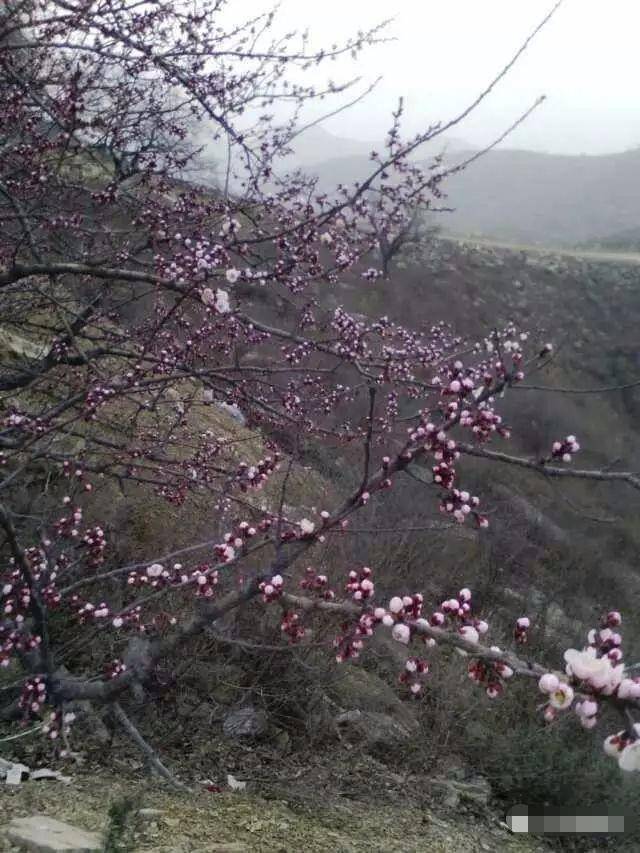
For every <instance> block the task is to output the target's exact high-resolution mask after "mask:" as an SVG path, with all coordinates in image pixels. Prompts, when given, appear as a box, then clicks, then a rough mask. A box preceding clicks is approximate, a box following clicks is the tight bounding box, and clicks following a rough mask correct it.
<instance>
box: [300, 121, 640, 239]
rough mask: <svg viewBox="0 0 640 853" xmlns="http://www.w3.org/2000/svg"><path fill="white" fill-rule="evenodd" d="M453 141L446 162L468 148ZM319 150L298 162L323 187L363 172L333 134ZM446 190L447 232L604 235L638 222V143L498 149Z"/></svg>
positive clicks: (364, 166) (361, 160)
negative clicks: (585, 151) (586, 150)
mask: <svg viewBox="0 0 640 853" xmlns="http://www.w3.org/2000/svg"><path fill="white" fill-rule="evenodd" d="M323 133H325V134H326V131H323ZM326 135H327V136H330V135H329V134H326ZM452 143H453V144H450V146H449V147H448V148H447V149H446V150H445V163H447V164H449V165H455V164H456V163H459V162H462V161H463V160H465V159H466V158H467V157H468V156H470V154H472V153H473V152H472V151H470V150H467V151H464V150H461V149H460V148H458V147H457V145H456V144H455V141H452ZM442 148H443V143H442V141H439V148H438V150H437V151H433V152H429V154H430V155H431V154H432V153H438V152H439V151H441V150H442ZM309 150H311V149H309ZM326 150H327V151H328V152H331V153H330V154H329V156H326V157H325V158H323V159H321V160H319V161H318V162H316V163H311V164H305V168H306V170H307V171H308V172H309V173H311V174H314V175H317V176H318V178H319V180H320V186H321V187H322V188H323V189H326V190H328V191H330V190H331V189H332V188H335V186H336V184H338V183H346V184H349V183H353V182H354V181H358V180H362V179H363V178H365V177H366V176H367V175H368V174H369V171H370V168H371V163H370V161H368V159H366V157H362V156H360V155H355V154H354V153H349V154H344V155H343V154H342V153H341V149H340V140H339V139H338V138H334V142H333V143H331V144H330V140H327V149H326ZM338 152H340V153H338ZM423 156H424V154H423ZM427 164H428V161H426V163H425V165H427ZM445 190H446V192H447V199H446V201H445V204H446V205H447V206H449V207H452V208H454V211H453V212H452V213H443V214H441V220H440V224H441V225H442V227H443V229H444V230H445V231H448V232H453V233H458V234H467V235H469V234H473V235H476V236H485V237H493V238H497V239H501V240H508V241H515V242H521V243H530V244H535V243H544V244H549V245H575V244H578V243H583V242H586V241H594V240H595V241H599V240H606V239H607V238H609V237H610V236H611V235H616V234H618V233H625V232H628V231H630V230H634V229H636V230H637V229H640V148H638V149H634V150H630V151H625V152H622V153H618V154H606V155H576V156H572V155H556V154H544V153H539V152H535V151H525V150H522V151H520V150H512V149H499V150H495V151H490V152H489V153H487V154H485V155H483V156H482V157H481V158H480V159H478V160H477V161H475V162H474V163H473V164H472V165H471V166H469V167H468V168H467V169H466V170H465V171H464V172H462V173H460V174H458V175H455V176H453V177H451V178H450V179H448V180H447V182H446V186H445Z"/></svg>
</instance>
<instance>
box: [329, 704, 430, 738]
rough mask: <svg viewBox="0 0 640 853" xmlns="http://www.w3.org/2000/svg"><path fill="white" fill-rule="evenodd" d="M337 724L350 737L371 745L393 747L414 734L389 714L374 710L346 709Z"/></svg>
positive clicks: (339, 715)
mask: <svg viewBox="0 0 640 853" xmlns="http://www.w3.org/2000/svg"><path fill="white" fill-rule="evenodd" d="M335 721H336V725H337V726H339V729H340V730H341V731H342V732H343V733H344V734H345V735H346V736H347V737H348V738H353V737H356V738H357V739H358V740H364V741H365V742H366V743H367V744H369V745H370V746H382V747H393V746H396V745H397V744H398V743H401V742H402V741H406V740H408V739H409V738H410V737H411V736H412V735H413V733H414V732H413V729H412V728H410V727H408V726H405V725H403V724H402V723H401V722H399V721H398V720H396V719H394V718H393V717H390V716H389V715H388V714H379V713H376V712H372V711H359V710H356V711H344V712H343V713H342V714H338V715H337V716H336V718H335Z"/></svg>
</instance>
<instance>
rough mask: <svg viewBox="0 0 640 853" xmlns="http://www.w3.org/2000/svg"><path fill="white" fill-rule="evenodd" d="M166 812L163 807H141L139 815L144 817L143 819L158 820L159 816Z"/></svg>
mask: <svg viewBox="0 0 640 853" xmlns="http://www.w3.org/2000/svg"><path fill="white" fill-rule="evenodd" d="M163 814H164V812H163V811H162V810H161V809H140V810H139V811H138V817H140V818H142V820H156V819H157V818H159V817H162V815H163Z"/></svg>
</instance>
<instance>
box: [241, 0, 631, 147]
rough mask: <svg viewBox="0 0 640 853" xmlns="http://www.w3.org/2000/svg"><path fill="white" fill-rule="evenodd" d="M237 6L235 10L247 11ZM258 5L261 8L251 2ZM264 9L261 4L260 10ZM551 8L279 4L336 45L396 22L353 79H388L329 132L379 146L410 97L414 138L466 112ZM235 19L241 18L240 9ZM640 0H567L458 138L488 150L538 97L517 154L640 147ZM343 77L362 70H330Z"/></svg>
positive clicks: (297, 0) (509, 0)
mask: <svg viewBox="0 0 640 853" xmlns="http://www.w3.org/2000/svg"><path fill="white" fill-rule="evenodd" d="M243 2H246V0H239V3H238V6H239V7H240V8H242V6H243ZM251 3H252V4H253V3H255V4H256V6H257V5H258V0H251ZM259 5H260V7H262V8H264V4H263V3H260V4H259ZM552 5H553V3H552V0H282V5H281V11H280V13H279V16H278V17H279V20H280V23H281V26H286V27H287V28H288V27H296V28H304V27H305V26H308V27H309V29H310V32H311V35H312V37H313V39H312V40H313V43H314V44H319V45H322V44H324V45H328V44H331V43H332V42H334V41H338V40H339V39H340V38H341V37H343V36H347V35H349V34H351V33H353V32H354V31H355V30H357V29H358V28H364V27H366V26H367V25H370V24H375V23H377V22H379V21H381V20H384V19H385V18H389V17H393V18H394V21H393V22H392V23H391V24H390V26H389V34H390V35H393V36H395V38H396V40H395V41H394V42H393V43H389V44H384V45H379V46H377V47H374V48H372V49H370V50H369V51H368V52H367V53H366V54H364V55H362V56H361V58H360V60H359V61H358V63H357V64H356V65H355V71H356V72H357V73H359V74H361V75H364V76H365V78H367V79H369V80H371V79H373V78H375V77H376V76H378V74H383V75H384V80H383V81H382V83H381V84H380V86H379V88H378V89H377V90H376V92H375V93H373V94H372V95H370V96H369V98H368V100H367V101H366V103H365V104H364V105H360V106H358V107H357V108H354V109H353V110H351V111H350V112H348V113H346V114H343V115H341V116H340V118H338V119H335V120H334V121H333V122H331V123H329V124H327V125H326V126H327V129H329V130H331V131H332V132H334V133H341V134H344V135H347V136H352V137H357V138H363V139H365V138H366V139H376V138H380V137H381V135H382V132H383V130H384V129H386V128H387V127H388V125H389V115H390V112H391V110H392V109H393V108H394V106H395V104H396V102H397V96H398V95H404V96H405V100H406V105H407V112H406V115H407V119H406V126H407V129H408V130H411V131H417V130H419V129H420V128H421V127H422V126H424V125H426V124H428V123H429V122H430V121H435V120H438V119H446V118H448V117H450V116H451V115H452V114H454V113H455V112H456V111H457V110H459V109H460V108H461V107H462V106H464V105H465V104H466V103H467V102H468V101H469V100H472V99H473V97H474V96H475V95H476V94H477V93H478V92H479V91H480V90H481V89H482V87H483V84H486V83H487V82H488V81H489V80H490V79H491V78H492V76H494V75H495V73H496V72H497V71H498V70H499V69H500V68H501V67H502V66H503V65H504V64H505V63H506V62H507V61H508V60H509V58H510V57H511V55H512V54H513V53H514V52H515V50H516V49H517V48H518V47H519V45H520V44H521V42H522V41H523V40H524V38H525V37H526V35H527V34H528V33H529V31H530V30H531V29H533V28H534V27H535V25H536V24H537V23H538V22H539V21H540V20H541V19H542V18H543V17H544V16H545V14H546V12H547V11H548V10H549V9H550V8H551V6H552ZM233 8H234V10H235V9H236V8H237V7H236V6H235V5H234V7H233ZM639 37H640V0H564V5H563V6H562V7H561V8H560V10H559V11H558V12H557V13H556V16H555V17H554V18H553V19H552V20H551V22H550V23H549V24H547V26H546V28H545V29H544V30H543V31H542V32H541V33H540V34H539V35H538V37H537V39H536V40H535V42H534V43H533V44H532V45H531V47H530V48H529V51H528V52H527V54H526V55H525V56H523V57H522V59H521V60H520V62H519V63H518V65H517V66H516V68H515V69H514V70H513V71H512V72H511V74H510V75H509V77H508V78H507V79H506V80H505V81H504V82H503V83H502V84H501V86H500V88H499V89H498V91H496V92H495V93H494V94H493V95H492V96H491V97H490V99H488V100H487V101H486V102H485V103H484V104H483V105H482V107H481V108H480V109H479V110H478V111H477V113H476V114H475V115H474V116H473V117H472V118H470V119H468V120H467V121H466V122H465V124H464V125H463V126H461V127H460V128H459V129H458V131H456V133H455V134H454V135H455V136H456V137H461V138H462V139H465V140H467V141H469V142H470V143H472V144H474V145H481V144H483V143H486V142H488V141H490V139H491V138H493V137H495V136H497V135H499V133H500V132H501V131H502V130H504V129H505V128H506V127H507V126H509V125H510V124H511V123H512V122H513V121H514V120H515V118H517V116H518V114H519V113H521V112H523V111H524V110H525V109H526V108H527V107H528V106H529V105H530V104H531V103H532V102H533V101H534V100H535V99H536V97H537V96H538V95H540V94H543V93H544V94H546V95H547V101H546V102H545V103H544V104H543V105H542V106H541V107H540V108H539V109H538V110H537V112H536V113H535V114H534V115H533V116H532V117H530V118H529V120H528V121H527V123H526V125H525V126H524V127H522V128H520V129H518V130H517V131H516V132H514V134H513V135H512V136H511V137H510V138H509V141H508V143H505V144H508V145H509V146H510V147H519V148H533V149H536V150H541V151H550V152H566V153H601V152H607V151H620V150H624V149H627V148H631V147H635V146H638V145H640V48H639ZM331 71H332V73H333V72H335V76H336V78H338V77H339V73H338V72H341V73H342V74H343V75H344V74H345V73H352V72H353V71H354V64H353V63H351V64H348V65H346V66H345V65H343V64H340V65H338V64H335V65H333V66H332V67H331Z"/></svg>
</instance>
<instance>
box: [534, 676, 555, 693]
mask: <svg viewBox="0 0 640 853" xmlns="http://www.w3.org/2000/svg"><path fill="white" fill-rule="evenodd" d="M559 684H560V680H559V679H558V677H557V676H556V675H554V674H553V673H552V672H547V673H545V674H544V675H543V676H541V678H540V680H539V681H538V687H539V688H540V690H541V691H542V693H552V692H553V691H554V690H557V688H558V685H559Z"/></svg>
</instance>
